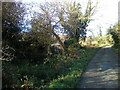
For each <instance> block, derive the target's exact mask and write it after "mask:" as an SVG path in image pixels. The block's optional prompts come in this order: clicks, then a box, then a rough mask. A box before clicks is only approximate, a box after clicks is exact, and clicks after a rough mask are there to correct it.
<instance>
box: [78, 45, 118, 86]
mask: <svg viewBox="0 0 120 90" xmlns="http://www.w3.org/2000/svg"><path fill="white" fill-rule="evenodd" d="M119 75H120V74H119ZM79 88H118V56H117V55H116V54H115V53H114V52H113V51H112V48H111V47H110V46H106V47H103V48H102V49H101V50H99V51H98V52H97V54H96V55H95V57H94V58H93V59H92V60H91V62H90V63H89V64H88V66H87V68H86V70H85V72H84V73H83V75H82V77H81V80H80V84H79Z"/></svg>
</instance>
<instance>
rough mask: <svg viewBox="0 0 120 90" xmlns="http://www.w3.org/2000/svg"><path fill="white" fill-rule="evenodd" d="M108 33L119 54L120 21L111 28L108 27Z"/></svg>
mask: <svg viewBox="0 0 120 90" xmlns="http://www.w3.org/2000/svg"><path fill="white" fill-rule="evenodd" d="M108 34H111V35H112V38H113V41H114V47H115V48H116V51H117V53H118V54H119V55H120V51H119V50H120V22H118V23H117V24H116V25H114V26H113V28H111V27H110V28H109V29H108Z"/></svg>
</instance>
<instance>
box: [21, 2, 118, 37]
mask: <svg viewBox="0 0 120 90" xmlns="http://www.w3.org/2000/svg"><path fill="white" fill-rule="evenodd" d="M22 1H23V2H44V1H48V2H56V1H58V2H60V1H61V2H63V1H71V2H73V1H77V2H80V3H81V5H82V8H83V9H84V8H85V6H86V2H87V1H88V0H22ZM91 1H92V2H93V4H95V3H96V2H97V1H98V7H97V11H96V13H95V14H94V16H93V17H92V18H93V19H94V21H91V22H90V24H89V26H88V29H89V30H92V31H93V32H94V35H95V36H96V35H97V34H98V33H99V29H100V28H101V30H102V33H103V34H105V33H106V30H107V28H109V26H110V25H114V24H115V23H117V21H118V2H119V1H120V0H91ZM88 35H91V34H90V33H88Z"/></svg>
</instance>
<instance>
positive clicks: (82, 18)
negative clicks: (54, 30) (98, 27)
mask: <svg viewBox="0 0 120 90" xmlns="http://www.w3.org/2000/svg"><path fill="white" fill-rule="evenodd" d="M96 5H97V4H96ZM65 9H66V13H65V12H59V18H61V20H62V21H61V25H62V26H63V27H64V29H65V30H66V31H67V32H68V34H69V36H70V37H71V38H76V40H77V42H78V41H79V37H80V36H81V37H85V36H86V31H87V30H86V27H87V26H88V23H89V22H90V20H91V16H92V15H93V14H94V12H95V9H96V6H92V3H91V1H90V0H89V1H88V3H87V7H86V10H85V13H82V11H81V4H80V3H76V2H74V3H66V8H65ZM64 16H66V17H64Z"/></svg>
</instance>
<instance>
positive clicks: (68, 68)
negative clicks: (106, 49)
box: [3, 49, 98, 88]
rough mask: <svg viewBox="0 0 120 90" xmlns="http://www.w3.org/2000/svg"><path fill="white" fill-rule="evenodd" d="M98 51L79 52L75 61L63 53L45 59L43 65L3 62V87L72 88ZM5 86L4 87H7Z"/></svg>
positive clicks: (25, 62) (26, 62)
mask: <svg viewBox="0 0 120 90" xmlns="http://www.w3.org/2000/svg"><path fill="white" fill-rule="evenodd" d="M97 50H98V49H87V50H82V49H81V50H79V52H78V53H79V54H80V57H78V58H77V59H76V58H74V57H71V55H69V54H67V53H64V54H63V55H60V56H58V55H55V56H54V57H52V58H46V59H45V62H44V64H33V63H31V62H29V61H28V60H25V61H24V62H23V61H22V62H21V63H19V65H17V64H13V63H11V62H6V61H4V62H3V78H4V82H3V87H5V86H6V85H7V86H8V87H10V86H11V87H15V88H17V87H27V86H29V87H32V88H38V87H39V88H67V87H68V88H73V87H75V85H76V84H77V83H78V81H79V79H78V78H79V77H80V76H81V74H82V72H83V70H84V69H85V66H86V65H87V63H88V62H89V60H90V59H91V58H92V57H93V55H94V54H95V52H96V51H97ZM7 86H6V87H7Z"/></svg>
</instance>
